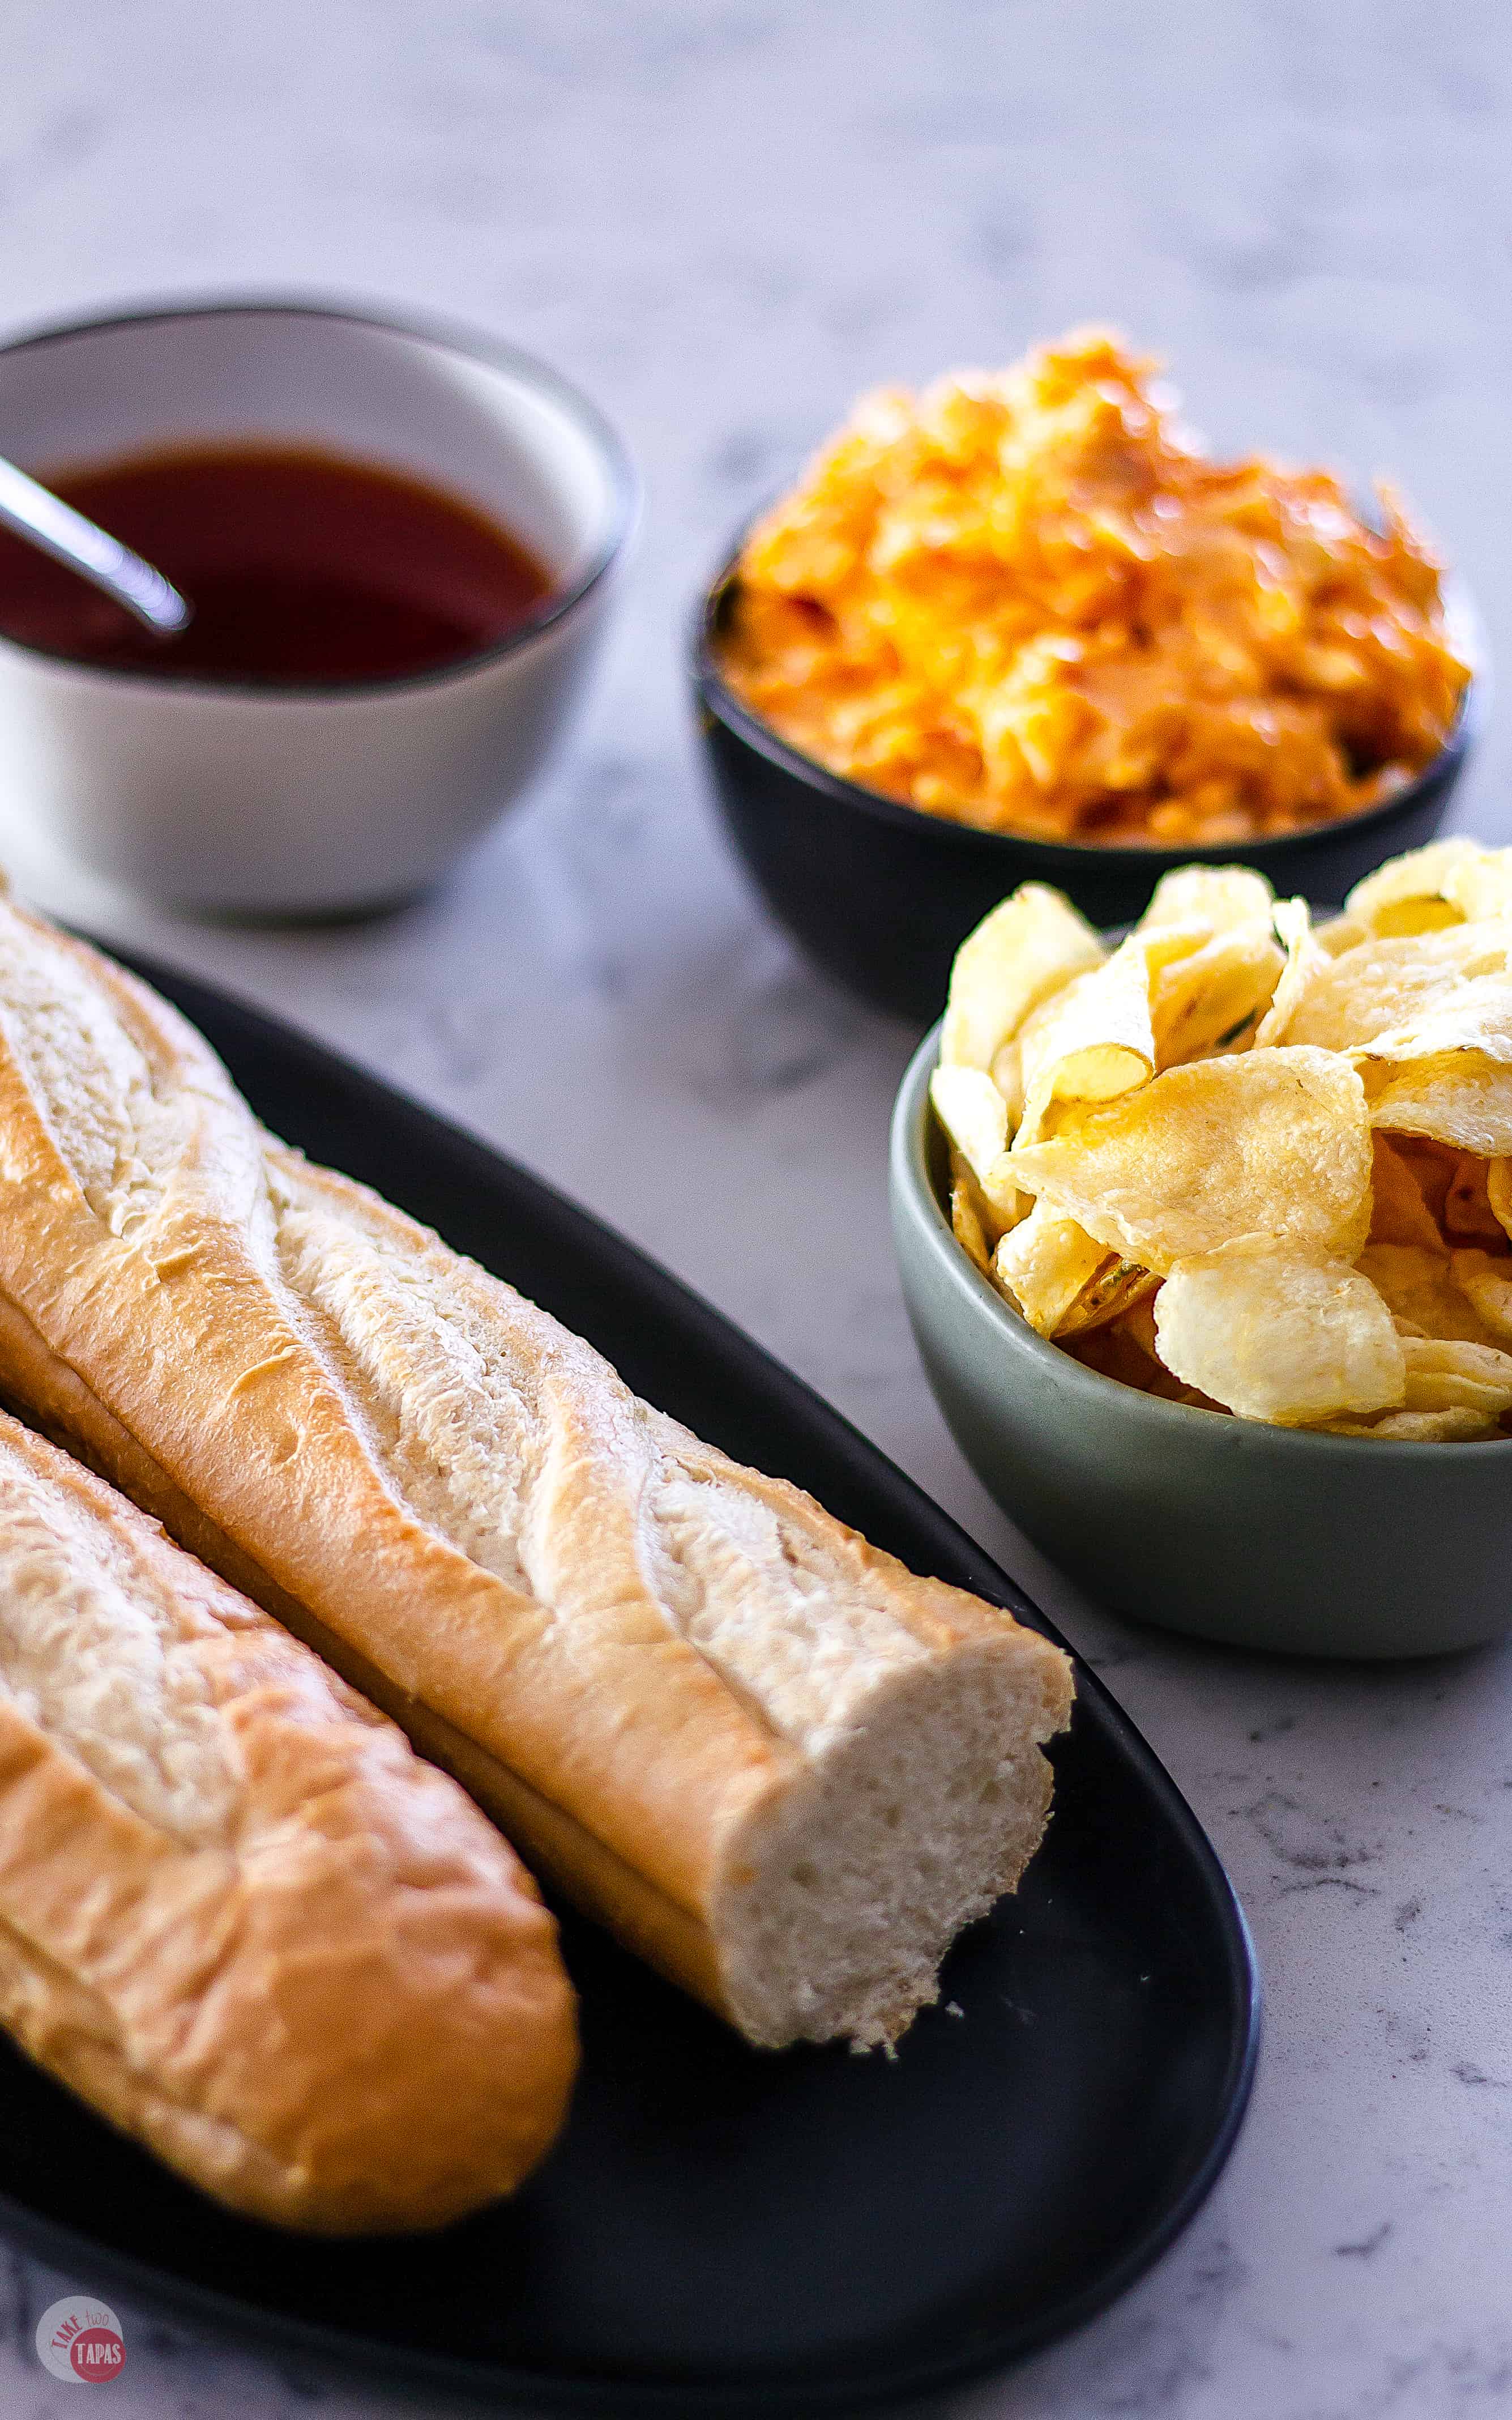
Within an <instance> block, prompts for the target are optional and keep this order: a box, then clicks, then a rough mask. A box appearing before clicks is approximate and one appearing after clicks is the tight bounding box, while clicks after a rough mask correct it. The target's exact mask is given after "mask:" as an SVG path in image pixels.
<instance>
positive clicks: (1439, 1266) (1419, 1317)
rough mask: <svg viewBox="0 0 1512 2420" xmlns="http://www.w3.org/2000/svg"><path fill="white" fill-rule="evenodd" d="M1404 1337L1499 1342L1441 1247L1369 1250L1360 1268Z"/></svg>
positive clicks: (1389, 1246) (1384, 1246)
mask: <svg viewBox="0 0 1512 2420" xmlns="http://www.w3.org/2000/svg"><path fill="white" fill-rule="evenodd" d="M1358 1265H1359V1267H1360V1270H1361V1272H1362V1274H1363V1275H1364V1276H1365V1277H1367V1278H1368V1279H1369V1280H1370V1282H1371V1284H1372V1285H1373V1286H1374V1287H1375V1289H1376V1292H1377V1293H1378V1294H1379V1295H1380V1296H1381V1300H1382V1302H1383V1303H1384V1304H1385V1306H1386V1308H1387V1310H1388V1311H1390V1312H1391V1314H1392V1316H1393V1318H1394V1319H1395V1320H1396V1325H1397V1328H1398V1331H1399V1332H1400V1333H1402V1334H1404V1335H1405V1334H1413V1333H1415V1334H1416V1335H1419V1336H1431V1337H1437V1338H1438V1339H1439V1340H1440V1342H1454V1341H1458V1342H1461V1343H1465V1344H1494V1343H1495V1342H1496V1341H1497V1340H1496V1338H1495V1336H1494V1335H1493V1334H1492V1332H1491V1330H1490V1328H1489V1326H1487V1324H1486V1322H1485V1321H1484V1320H1483V1319H1482V1318H1481V1317H1480V1315H1479V1313H1478V1312H1477V1311H1476V1309H1475V1306H1474V1304H1473V1302H1472V1301H1471V1300H1470V1299H1469V1297H1468V1296H1467V1295H1465V1294H1464V1292H1463V1290H1462V1289H1461V1287H1460V1286H1459V1285H1458V1282H1457V1280H1456V1278H1455V1274H1454V1270H1453V1267H1452V1266H1451V1264H1450V1261H1449V1256H1448V1254H1447V1253H1446V1252H1445V1250H1444V1249H1443V1245H1442V1244H1441V1245H1440V1246H1439V1248H1438V1249H1437V1250H1436V1251H1431V1252H1430V1251H1426V1250H1425V1249H1424V1248H1423V1247H1422V1245H1420V1244H1367V1245H1366V1246H1365V1250H1364V1251H1363V1252H1362V1253H1361V1255H1360V1259H1359V1264H1358Z"/></svg>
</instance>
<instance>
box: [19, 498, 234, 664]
mask: <svg viewBox="0 0 1512 2420" xmlns="http://www.w3.org/2000/svg"><path fill="white" fill-rule="evenodd" d="M0 522H3V523H4V524H5V526H6V527H7V528H8V529H12V530H14V531H15V532H16V534H17V535H18V536H20V537H24V538H29V539H30V540H31V542H32V544H33V545H34V546H39V547H40V548H41V550H42V551H43V553H44V554H50V555H52V556H53V557H54V561H56V562H58V563H63V564H67V566H68V567H69V570H70V571H76V572H78V573H79V575H80V576H81V578H82V579H85V580H89V581H92V582H94V584H95V586H96V587H97V588H102V589H103V590H104V592H105V594H106V596H107V597H115V599H116V603H117V605H124V606H125V608H126V611H127V612H128V613H133V614H134V615H135V616H136V619H137V620H138V621H139V622H141V623H144V624H145V625H146V627H147V629H149V630H156V631H157V632H158V633H159V635H160V636H161V637H162V638H165V639H170V638H174V637H177V633H178V632H179V631H180V630H186V629H187V628H189V624H190V620H191V618H192V613H191V608H190V607H189V605H188V604H187V603H186V602H185V600H184V598H183V597H180V595H179V594H178V591H177V588H175V587H174V586H173V585H172V584H171V582H168V581H166V580H164V578H163V576H162V572H161V571H154V570H153V568H152V566H151V564H150V563H144V562H143V560H142V557H141V556H140V555H139V554H133V553H132V552H131V548H130V547H129V546H122V544H121V542H120V540H119V538H114V537H110V536H108V535H106V533H105V531H104V530H102V529H100V528H98V527H97V526H96V524H95V523H94V522H93V521H91V520H85V516H84V515H83V513H76V512H75V511H74V509H73V507H72V505H71V504H65V503H64V502H63V499H62V497H61V496H54V494H53V493H52V491H51V490H50V489H47V488H43V487H40V486H39V484H38V482H37V481H36V480H35V479H30V478H28V477H27V475H26V473H25V472H24V471H22V470H18V469H17V467H16V465H15V463H14V462H8V461H7V460H6V459H5V458H4V457H3V456H0Z"/></svg>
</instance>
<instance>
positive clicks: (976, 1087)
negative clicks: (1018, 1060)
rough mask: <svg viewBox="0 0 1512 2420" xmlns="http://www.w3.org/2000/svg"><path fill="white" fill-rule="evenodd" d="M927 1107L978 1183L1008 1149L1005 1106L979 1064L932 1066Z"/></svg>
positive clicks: (991, 1081) (991, 1080)
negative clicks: (928, 1104)
mask: <svg viewBox="0 0 1512 2420" xmlns="http://www.w3.org/2000/svg"><path fill="white" fill-rule="evenodd" d="M929 1097H930V1107H931V1108H932V1109H933V1111H934V1114H935V1116H936V1117H937V1118H938V1119H939V1122H940V1124H941V1125H942V1126H943V1127H944V1128H945V1131H946V1133H947V1134H948V1135H949V1138H950V1140H951V1141H952V1143H953V1144H954V1145H955V1147H956V1149H957V1151H958V1152H959V1153H960V1154H961V1156H962V1158H963V1159H964V1161H965V1163H966V1166H967V1167H968V1168H969V1169H970V1171H971V1173H972V1175H973V1176H974V1177H975V1178H976V1179H977V1182H978V1184H979V1185H980V1183H981V1182H982V1180H983V1178H984V1177H985V1176H986V1174H987V1171H988V1170H989V1169H990V1168H991V1167H992V1166H993V1163H994V1162H995V1160H998V1159H1000V1158H1001V1157H1002V1156H1003V1154H1004V1152H1005V1151H1006V1150H1007V1149H1008V1110H1007V1109H1006V1107H1005V1106H1004V1102H1003V1096H1002V1094H1001V1093H1000V1092H999V1091H998V1089H997V1087H996V1085H995V1083H994V1082H993V1079H992V1078H991V1077H990V1076H986V1075H983V1073H982V1071H981V1069H980V1067H959V1066H956V1067H936V1068H935V1070H934V1073H933V1076H932V1077H931V1078H930V1087H929Z"/></svg>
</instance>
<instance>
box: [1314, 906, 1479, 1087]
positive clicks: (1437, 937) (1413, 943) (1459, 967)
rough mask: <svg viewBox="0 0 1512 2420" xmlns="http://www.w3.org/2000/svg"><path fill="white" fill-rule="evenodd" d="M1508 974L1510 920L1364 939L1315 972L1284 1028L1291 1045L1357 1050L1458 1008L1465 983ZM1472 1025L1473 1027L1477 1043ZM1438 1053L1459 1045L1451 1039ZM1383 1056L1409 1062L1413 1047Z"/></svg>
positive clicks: (1417, 1053)
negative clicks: (1412, 935) (1410, 935)
mask: <svg viewBox="0 0 1512 2420" xmlns="http://www.w3.org/2000/svg"><path fill="white" fill-rule="evenodd" d="M1509 969H1512V921H1509V920H1508V919H1505V918H1497V919H1496V920H1495V921H1494V922H1493V923H1488V924H1476V925H1464V924H1457V925H1456V926H1454V928H1453V929H1452V930H1451V931H1448V932H1443V933H1425V934H1420V935H1418V936H1416V937H1415V938H1412V939H1374V938H1370V939H1365V940H1364V941H1358V942H1356V943H1355V944H1354V946H1353V947H1352V948H1351V949H1349V950H1345V951H1343V952H1342V953H1341V954H1339V955H1338V956H1337V957H1335V958H1333V959H1332V960H1331V961H1330V962H1329V963H1328V964H1327V965H1326V966H1322V967H1318V968H1315V969H1314V970H1313V972H1312V975H1311V977H1310V979H1309V981H1308V983H1307V985H1306V989H1305V992H1304V996H1303V998H1302V999H1301V1001H1298V1002H1297V1004H1296V1005H1295V1007H1294V1008H1293V1010H1292V1013H1291V1016H1290V1017H1289V1019H1288V1027H1287V1039H1288V1041H1290V1042H1298V1043H1304V1042H1305V1043H1311V1044H1313V1045H1314V1046H1315V1047H1317V1048H1319V1049H1320V1050H1360V1049H1365V1048H1368V1047H1371V1046H1373V1045H1374V1044H1376V1043H1377V1042H1378V1041H1380V1040H1381V1038H1382V1037H1384V1036H1387V1035H1393V1036H1395V1035H1399V1034H1403V1033H1406V1032H1412V1031H1413V1030H1414V1029H1415V1028H1416V1027H1417V1026H1418V1025H1419V1024H1420V1023H1421V1021H1422V1020H1423V1019H1424V1018H1426V1017H1430V1016H1437V1015H1438V1013H1439V1012H1441V1011H1443V1010H1444V1009H1445V1008H1447V1007H1449V1006H1450V1004H1451V1003H1456V1002H1461V995H1462V994H1463V992H1464V988H1465V986H1466V985H1467V984H1473V983H1482V984H1483V985H1484V984H1485V983H1486V982H1487V981H1488V979H1489V985H1490V991H1489V998H1490V999H1491V1001H1493V1002H1494V998H1495V987H1496V984H1497V979H1498V978H1500V980H1501V981H1502V982H1503V983H1507V982H1508V981H1509V980H1512V978H1509V974H1508V970H1509ZM1461 1004H1462V1002H1461ZM1478 1033H1479V1027H1478V1024H1477V1036H1476V1038H1477V1040H1478ZM1434 1047H1465V1046H1464V1044H1463V1042H1462V1041H1460V1040H1459V1039H1458V1037H1457V1038H1456V1039H1455V1040H1454V1041H1453V1042H1451V1043H1449V1044H1443V1043H1440V1044H1438V1045H1436V1046H1434ZM1385 1055H1388V1056H1394V1057H1399V1056H1408V1057H1416V1056H1420V1055H1421V1050H1420V1049H1419V1048H1416V1047H1413V1048H1409V1049H1407V1050H1406V1051H1403V1050H1402V1049H1400V1048H1399V1047H1398V1048H1396V1049H1394V1050H1392V1051H1390V1052H1388V1053H1386V1054H1385Z"/></svg>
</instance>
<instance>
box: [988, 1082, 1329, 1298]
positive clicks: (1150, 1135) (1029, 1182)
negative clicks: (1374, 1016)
mask: <svg viewBox="0 0 1512 2420" xmlns="http://www.w3.org/2000/svg"><path fill="white" fill-rule="evenodd" d="M1008 1162H1009V1172H1011V1177H1012V1180H1013V1181H1014V1182H1015V1183H1016V1184H1017V1185H1018V1186H1020V1187H1022V1189H1023V1190H1024V1191H1025V1192H1027V1193H1032V1194H1034V1195H1035V1196H1036V1197H1037V1206H1038V1204H1048V1205H1049V1207H1050V1208H1051V1209H1052V1210H1053V1211H1057V1212H1058V1213H1059V1214H1060V1215H1061V1216H1062V1217H1065V1218H1075V1219H1077V1220H1078V1221H1079V1222H1080V1224H1081V1225H1082V1226H1083V1227H1084V1228H1085V1230H1086V1232H1087V1233H1088V1234H1090V1235H1094V1236H1096V1237H1097V1238H1098V1239H1099V1240H1100V1241H1101V1242H1102V1243H1103V1244H1104V1245H1105V1246H1106V1247H1107V1248H1108V1249H1111V1250H1114V1251H1117V1252H1119V1253H1121V1255H1122V1256H1123V1258H1124V1259H1125V1260H1130V1261H1134V1262H1136V1263H1137V1264H1139V1265H1140V1266H1141V1267H1142V1268H1149V1269H1154V1270H1156V1271H1157V1272H1158V1273H1160V1274H1163V1275H1164V1274H1165V1272H1166V1271H1167V1270H1169V1269H1170V1268H1171V1267H1172V1266H1173V1265H1174V1264H1175V1263H1176V1262H1177V1261H1179V1260H1185V1259H1189V1258H1191V1257H1192V1256H1193V1255H1194V1254H1196V1253H1204V1252H1211V1251H1214V1250H1216V1249H1218V1248H1219V1247H1220V1246H1221V1245H1223V1244H1226V1243H1227V1242H1229V1241H1231V1240H1232V1239H1233V1238H1234V1237H1236V1236H1243V1235H1268V1236H1271V1237H1273V1238H1274V1239H1275V1240H1276V1241H1277V1242H1288V1243H1290V1244H1292V1245H1293V1246H1295V1247H1296V1248H1297V1249H1299V1250H1304V1251H1311V1252H1314V1253H1316V1254H1318V1255H1319V1256H1321V1255H1324V1254H1332V1255H1338V1256H1341V1257H1343V1258H1345V1259H1350V1258H1352V1257H1353V1254H1354V1253H1355V1252H1356V1251H1357V1250H1358V1249H1359V1248H1360V1246H1361V1245H1362V1244H1363V1242H1364V1241H1365V1233H1366V1229H1367V1226H1368V1221H1369V1193H1370V1169H1371V1147H1370V1136H1369V1128H1368V1125H1367V1123H1366V1117H1365V1095H1364V1093H1363V1091H1362V1090H1361V1086H1360V1079H1359V1078H1358V1077H1357V1076H1356V1075H1355V1074H1354V1071H1353V1070H1352V1068H1350V1067H1349V1066H1347V1065H1346V1064H1345V1063H1343V1062H1342V1061H1340V1060H1337V1059H1333V1058H1330V1057H1329V1056H1328V1055H1327V1054H1326V1053H1325V1052H1323V1051H1320V1050H1293V1049H1286V1050H1251V1051H1245V1052H1243V1053H1242V1054H1241V1055H1240V1056H1239V1057H1237V1058H1228V1059H1204V1060H1198V1061H1197V1062H1196V1063H1195V1064H1194V1065H1192V1066H1189V1067H1172V1068H1169V1069H1167V1071H1166V1072H1165V1074H1164V1075H1161V1076H1157V1077H1155V1078H1153V1080H1152V1081H1151V1082H1149V1083H1148V1084H1146V1085H1144V1086H1143V1087H1142V1088H1141V1089H1140V1090H1139V1091H1137V1092H1135V1093H1133V1094H1130V1095H1129V1096H1128V1097H1127V1098H1126V1099H1124V1100H1121V1101H1118V1102H1115V1103H1113V1104H1112V1105H1111V1106H1109V1107H1108V1108H1105V1109H1094V1110H1092V1111H1090V1112H1089V1113H1088V1116H1087V1117H1086V1118H1085V1119H1084V1120H1083V1121H1082V1123H1081V1125H1079V1127H1077V1128H1076V1129H1075V1130H1074V1131H1073V1132H1072V1133H1069V1134H1066V1135H1061V1136H1057V1137H1054V1138H1052V1139H1051V1140H1048V1141H1046V1142H1041V1143H1034V1144H1031V1145H1029V1146H1027V1147H1026V1148H1021V1147H1020V1146H1019V1145H1018V1144H1016V1143H1015V1145H1014V1146H1013V1149H1012V1150H1011V1152H1010V1153H1009V1154H1008Z"/></svg>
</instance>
